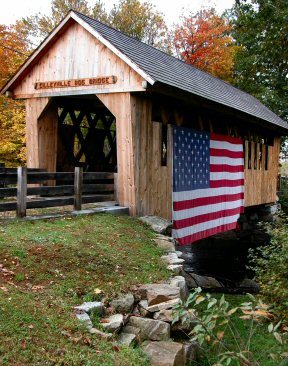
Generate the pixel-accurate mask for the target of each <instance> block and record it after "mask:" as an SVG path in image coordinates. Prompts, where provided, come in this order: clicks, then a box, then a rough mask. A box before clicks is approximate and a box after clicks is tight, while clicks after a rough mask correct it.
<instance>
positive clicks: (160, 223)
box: [139, 216, 172, 235]
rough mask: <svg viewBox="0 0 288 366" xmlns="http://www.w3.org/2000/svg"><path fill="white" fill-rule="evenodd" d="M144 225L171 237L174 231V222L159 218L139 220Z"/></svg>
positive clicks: (150, 217)
mask: <svg viewBox="0 0 288 366" xmlns="http://www.w3.org/2000/svg"><path fill="white" fill-rule="evenodd" d="M139 220H140V221H142V222H143V223H144V224H147V225H149V226H151V228H152V229H153V230H154V231H156V232H157V233H160V234H167V235H170V234H171V231H172V222H171V221H169V220H166V219H162V218H161V217H158V216H143V217H140V218H139Z"/></svg>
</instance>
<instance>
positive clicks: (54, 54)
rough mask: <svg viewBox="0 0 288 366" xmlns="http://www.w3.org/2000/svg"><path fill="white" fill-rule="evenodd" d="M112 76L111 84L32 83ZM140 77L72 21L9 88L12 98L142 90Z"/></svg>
mask: <svg viewBox="0 0 288 366" xmlns="http://www.w3.org/2000/svg"><path fill="white" fill-rule="evenodd" d="M112 75H114V76H116V77H117V82H116V83H115V84H107V85H92V86H90V85H89V86H84V87H83V86H82V87H81V86H77V87H70V88H69V87H64V88H54V89H53V88H52V89H37V90H36V89H35V88H34V84H35V83H36V82H44V81H57V80H71V79H80V78H93V77H97V76H112ZM142 80H143V79H142V77H141V76H140V75H139V74H137V73H136V72H135V71H134V70H132V69H131V67H130V66H128V65H127V64H126V63H125V62H123V61H122V60H121V59H120V58H119V57H117V56H116V55H115V54H114V53H113V52H112V51H110V50H109V49H108V48H107V47H106V46H105V45H103V44H101V43H100V42H99V41H98V40H97V39H95V37H93V36H92V35H91V34H90V33H89V32H88V31H86V30H85V29H83V27H82V26H80V25H79V24H77V23H74V24H72V25H71V26H70V27H69V28H68V29H67V30H66V32H65V33H64V34H63V35H62V36H61V37H60V38H59V39H58V40H57V42H56V43H54V44H53V45H52V46H51V47H50V48H49V49H48V50H47V52H46V53H44V52H43V55H42V58H41V59H40V60H39V61H38V63H37V64H36V65H34V66H33V68H32V69H31V70H30V72H29V74H28V75H27V76H26V77H25V78H24V80H23V81H22V82H21V83H20V84H19V85H18V86H17V87H16V88H15V89H14V90H13V93H14V96H15V98H32V97H38V96H54V95H80V94H95V93H108V92H123V91H128V90H129V91H135V90H138V91H139V90H140V91H141V90H144V89H143V88H142Z"/></svg>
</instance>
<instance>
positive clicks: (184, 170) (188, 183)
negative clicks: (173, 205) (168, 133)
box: [173, 127, 210, 192]
mask: <svg viewBox="0 0 288 366" xmlns="http://www.w3.org/2000/svg"><path fill="white" fill-rule="evenodd" d="M173 154H174V160H173V191H174V192H181V191H190V190H193V189H201V188H209V184H210V134H209V133H207V132H202V131H194V130H191V129H188V128H182V127H181V128H179V127H174V128H173Z"/></svg>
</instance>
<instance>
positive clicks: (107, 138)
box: [57, 107, 117, 171]
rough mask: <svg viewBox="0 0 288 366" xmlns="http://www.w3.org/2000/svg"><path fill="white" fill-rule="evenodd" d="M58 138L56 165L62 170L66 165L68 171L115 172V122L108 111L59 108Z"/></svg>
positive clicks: (103, 109)
mask: <svg viewBox="0 0 288 366" xmlns="http://www.w3.org/2000/svg"><path fill="white" fill-rule="evenodd" d="M58 135H59V143H58V157H57V160H58V161H57V165H58V166H59V165H62V169H61V170H63V168H64V166H65V165H66V166H67V168H68V169H71V166H83V167H84V168H85V170H87V171H101V170H102V171H115V169H116V166H117V156H116V121H115V117H114V116H113V115H112V114H111V113H110V112H109V111H108V110H107V109H105V108H99V109H97V111H93V112H91V111H88V110H85V109H84V110H83V109H82V110H75V109H74V108H66V107H64V108H59V109H58ZM59 145H60V146H59ZM68 165H70V166H69V167H68ZM67 168H66V169H64V170H67Z"/></svg>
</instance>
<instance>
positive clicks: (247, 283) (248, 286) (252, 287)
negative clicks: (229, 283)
mask: <svg viewBox="0 0 288 366" xmlns="http://www.w3.org/2000/svg"><path fill="white" fill-rule="evenodd" d="M236 286H237V287H240V288H241V289H243V292H252V293H254V294H258V293H259V291H260V286H259V284H258V283H257V282H256V281H253V280H250V279H249V278H244V280H242V281H240V282H238V283H237V285H236Z"/></svg>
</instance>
